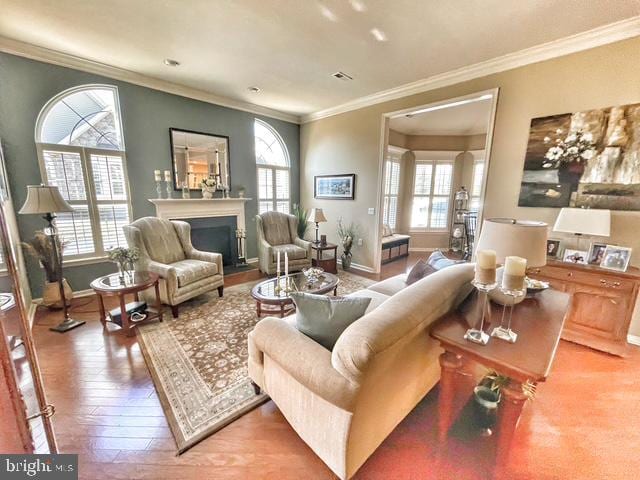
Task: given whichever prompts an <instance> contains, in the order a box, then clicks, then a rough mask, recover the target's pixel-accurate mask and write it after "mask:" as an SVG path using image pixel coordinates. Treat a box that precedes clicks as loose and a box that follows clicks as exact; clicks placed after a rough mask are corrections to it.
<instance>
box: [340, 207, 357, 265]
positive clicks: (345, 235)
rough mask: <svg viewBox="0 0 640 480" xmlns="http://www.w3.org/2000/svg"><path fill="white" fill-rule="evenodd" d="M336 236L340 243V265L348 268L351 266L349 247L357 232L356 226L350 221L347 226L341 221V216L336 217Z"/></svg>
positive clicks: (351, 245) (351, 246)
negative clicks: (342, 251) (341, 250)
mask: <svg viewBox="0 0 640 480" xmlns="http://www.w3.org/2000/svg"><path fill="white" fill-rule="evenodd" d="M337 233H338V237H340V242H341V243H342V249H343V250H344V253H343V254H342V267H343V268H344V269H348V268H349V267H350V266H351V255H352V254H351V249H352V248H353V239H354V238H355V237H356V235H357V234H358V226H357V225H356V224H355V223H353V222H351V223H350V224H349V225H348V226H347V225H345V224H344V223H343V222H342V217H340V218H339V219H338V232H337Z"/></svg>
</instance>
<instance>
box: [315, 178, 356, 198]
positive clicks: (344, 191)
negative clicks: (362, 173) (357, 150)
mask: <svg viewBox="0 0 640 480" xmlns="http://www.w3.org/2000/svg"><path fill="white" fill-rule="evenodd" d="M313 180H314V185H313V198H323V199H327V200H354V199H355V195H356V174H355V173H349V174H346V175H316V176H315V177H313Z"/></svg>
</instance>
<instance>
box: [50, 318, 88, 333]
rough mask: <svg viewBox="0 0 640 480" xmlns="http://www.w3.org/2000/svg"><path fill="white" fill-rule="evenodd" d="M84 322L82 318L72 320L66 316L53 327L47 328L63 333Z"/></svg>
mask: <svg viewBox="0 0 640 480" xmlns="http://www.w3.org/2000/svg"><path fill="white" fill-rule="evenodd" d="M85 323H86V322H85V321H84V320H73V319H71V318H67V319H65V320H64V321H63V322H61V323H59V324H58V325H56V326H55V327H51V328H50V329H49V330H51V331H52V332H59V333H65V332H68V331H69V330H73V329H74V328H76V327H79V326H81V325H84V324H85Z"/></svg>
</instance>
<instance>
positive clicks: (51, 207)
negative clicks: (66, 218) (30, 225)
mask: <svg viewBox="0 0 640 480" xmlns="http://www.w3.org/2000/svg"><path fill="white" fill-rule="evenodd" d="M59 212H73V207H72V206H71V205H69V204H68V203H67V201H66V200H65V199H64V198H62V195H61V194H60V190H58V187H54V186H49V185H27V199H26V200H25V202H24V205H22V208H21V209H20V212H18V213H21V214H31V213H34V214H35V213H40V214H43V213H59Z"/></svg>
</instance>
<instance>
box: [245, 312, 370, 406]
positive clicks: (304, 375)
mask: <svg viewBox="0 0 640 480" xmlns="http://www.w3.org/2000/svg"><path fill="white" fill-rule="evenodd" d="M263 354H266V355H267V356H269V357H270V358H271V359H272V360H273V361H275V362H276V363H277V364H278V365H279V366H280V367H281V368H282V369H284V370H285V371H286V372H287V373H288V374H289V375H291V376H292V377H293V378H294V379H296V380H297V381H298V382H299V383H301V384H302V385H304V386H305V387H306V388H308V389H309V390H311V391H312V392H313V393H315V394H316V395H318V396H319V397H321V398H323V399H324V400H326V401H328V402H330V403H332V404H334V405H336V406H338V407H340V408H342V409H344V410H347V411H353V407H354V404H355V398H356V393H357V390H358V388H359V385H358V384H356V383H351V382H350V381H348V380H347V379H346V378H345V377H343V376H342V375H341V374H340V373H339V372H338V371H337V370H335V369H334V368H333V366H332V365H331V352H330V351H329V350H327V349H326V348H324V347H323V346H322V345H320V344H319V343H316V342H314V341H313V340H312V339H311V338H309V337H307V336H306V335H304V334H303V333H301V332H300V331H298V330H297V329H296V328H295V327H293V326H292V325H289V324H288V323H287V322H285V321H283V320H282V319H279V318H275V317H267V318H264V319H262V320H261V321H260V322H258V324H257V325H256V326H255V328H254V329H253V331H252V332H251V333H250V334H249V356H250V357H251V359H252V360H253V361H254V362H256V363H257V364H263V363H264V358H263ZM267 393H269V392H268V391H267Z"/></svg>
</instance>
